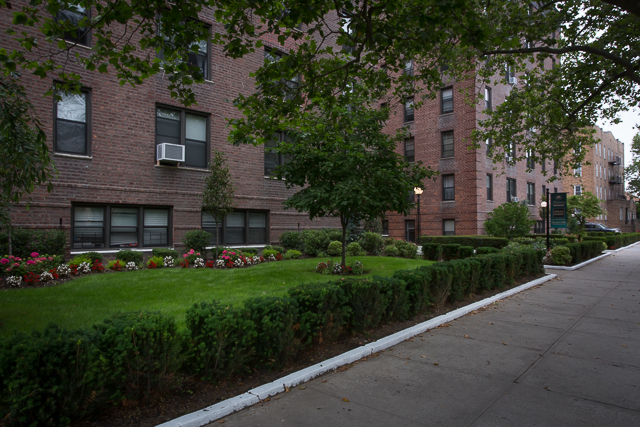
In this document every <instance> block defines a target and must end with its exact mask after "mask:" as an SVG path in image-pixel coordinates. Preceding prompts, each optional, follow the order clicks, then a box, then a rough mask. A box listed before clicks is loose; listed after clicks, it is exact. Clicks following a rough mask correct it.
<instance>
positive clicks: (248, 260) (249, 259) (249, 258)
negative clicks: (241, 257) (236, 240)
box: [245, 257, 251, 265]
mask: <svg viewBox="0 0 640 427" xmlns="http://www.w3.org/2000/svg"><path fill="white" fill-rule="evenodd" d="M245 259H246V260H247V264H248V265H251V257H246V258H245Z"/></svg>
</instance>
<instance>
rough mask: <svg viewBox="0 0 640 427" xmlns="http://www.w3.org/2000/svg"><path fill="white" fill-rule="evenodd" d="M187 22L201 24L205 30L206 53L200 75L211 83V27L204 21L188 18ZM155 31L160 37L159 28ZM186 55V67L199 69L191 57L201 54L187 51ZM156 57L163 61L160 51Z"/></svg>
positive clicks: (168, 41)
mask: <svg viewBox="0 0 640 427" xmlns="http://www.w3.org/2000/svg"><path fill="white" fill-rule="evenodd" d="M189 21H190V22H197V23H199V24H202V26H203V27H204V28H205V29H206V30H207V51H206V60H205V61H204V64H206V70H205V71H204V72H203V73H202V74H203V76H202V77H203V78H204V79H205V80H208V81H211V59H212V58H211V53H212V52H211V29H212V26H211V25H210V24H208V23H206V22H204V21H200V20H198V19H191V18H189V19H188V20H187V22H189ZM156 31H157V32H158V35H161V36H162V35H163V34H162V31H161V28H160V26H158V27H156ZM165 40H166V41H167V43H170V44H172V42H171V41H170V40H168V39H167V38H165ZM187 55H188V56H187V61H186V62H187V65H189V66H190V67H195V68H200V67H199V66H198V63H197V61H196V62H195V63H194V62H193V61H192V59H193V57H196V56H198V55H202V54H201V53H200V52H199V53H193V52H191V51H189V53H188V54H187ZM156 56H157V57H158V58H159V59H161V60H163V59H164V55H163V52H162V49H161V50H159V51H158V52H157V53H156Z"/></svg>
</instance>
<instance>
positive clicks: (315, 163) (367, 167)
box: [271, 88, 434, 265]
mask: <svg viewBox="0 0 640 427" xmlns="http://www.w3.org/2000/svg"><path fill="white" fill-rule="evenodd" d="M357 90H358V88H352V90H351V91H350V92H348V93H343V94H341V95H339V96H337V97H335V98H332V99H326V100H323V99H317V100H316V102H317V105H318V106H319V108H318V109H317V110H314V111H308V112H306V113H305V114H303V115H302V116H301V117H300V119H292V120H291V121H290V122H289V123H288V129H289V130H290V131H289V132H288V136H289V137H288V138H284V141H282V142H280V143H279V144H278V145H277V146H276V147H275V148H271V150H273V151H275V152H277V153H278V154H282V155H283V156H285V157H284V158H286V159H288V161H287V162H285V163H284V164H283V165H280V166H279V167H277V168H276V170H275V176H276V177H277V178H279V179H285V180H286V182H285V184H286V186H287V187H288V188H293V187H295V188H296V189H298V191H297V192H296V193H295V194H294V195H293V196H291V197H289V198H288V199H287V200H286V201H285V202H284V205H285V207H287V208H293V209H296V210H297V211H298V212H306V213H308V214H309V217H310V218H311V219H313V218H316V217H331V216H335V217H338V218H340V225H341V226H342V265H345V264H346V234H347V227H348V226H349V224H350V223H358V222H360V221H368V220H373V219H376V220H378V219H379V218H381V217H382V216H383V215H384V213H385V212H398V213H401V214H404V215H407V214H409V212H410V210H411V208H412V207H413V206H414V204H413V203H412V202H411V201H410V200H408V198H407V195H408V194H409V192H411V191H413V188H414V187H422V186H423V184H422V181H423V180H424V179H425V178H427V177H431V176H432V175H434V172H433V171H430V170H427V169H426V168H424V167H422V166H421V164H420V163H419V162H418V163H407V162H406V161H405V160H404V158H403V157H402V156H401V155H400V154H398V153H396V147H397V146H398V144H399V143H400V142H401V141H403V140H404V137H405V135H404V134H401V133H398V134H397V135H387V134H385V133H383V132H382V130H383V128H384V126H385V123H386V120H387V119H388V117H389V111H388V109H382V110H380V109H378V108H376V106H375V105H374V101H373V100H372V99H370V98H368V97H367V95H366V94H358V93H356V91H357Z"/></svg>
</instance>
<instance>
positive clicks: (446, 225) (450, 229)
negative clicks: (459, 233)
mask: <svg viewBox="0 0 640 427" xmlns="http://www.w3.org/2000/svg"><path fill="white" fill-rule="evenodd" d="M442 235H444V236H455V235H456V221H455V220H454V219H445V220H443V221H442Z"/></svg>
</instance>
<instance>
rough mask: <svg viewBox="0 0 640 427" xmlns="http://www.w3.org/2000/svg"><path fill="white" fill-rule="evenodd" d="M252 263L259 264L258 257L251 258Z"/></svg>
mask: <svg viewBox="0 0 640 427" xmlns="http://www.w3.org/2000/svg"><path fill="white" fill-rule="evenodd" d="M253 263H254V264H260V257H259V256H258V255H256V256H254V257H253Z"/></svg>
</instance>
